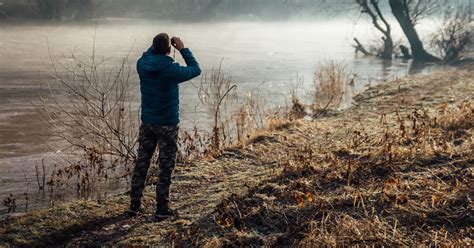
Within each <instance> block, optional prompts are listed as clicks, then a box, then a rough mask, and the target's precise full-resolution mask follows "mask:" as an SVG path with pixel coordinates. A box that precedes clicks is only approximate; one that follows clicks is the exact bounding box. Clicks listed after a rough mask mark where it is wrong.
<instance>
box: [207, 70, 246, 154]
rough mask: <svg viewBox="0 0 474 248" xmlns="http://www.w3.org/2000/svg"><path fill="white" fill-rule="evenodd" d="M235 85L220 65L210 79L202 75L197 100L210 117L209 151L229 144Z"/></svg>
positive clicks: (215, 150) (213, 71)
mask: <svg viewBox="0 0 474 248" xmlns="http://www.w3.org/2000/svg"><path fill="white" fill-rule="evenodd" d="M236 88H237V85H235V84H233V82H232V77H231V76H229V75H227V74H226V73H225V72H224V71H223V70H222V63H221V64H220V65H219V67H218V68H217V69H213V70H212V72H211V76H210V78H208V77H207V75H204V76H203V77H202V79H201V84H200V86H199V89H198V90H199V100H200V102H201V103H202V104H203V105H205V106H206V107H207V109H208V111H209V114H210V115H211V117H212V133H211V149H212V150H213V151H214V152H217V151H218V150H219V149H220V148H221V146H222V145H223V144H224V143H231V141H230V140H231V135H230V129H229V125H228V124H229V116H226V113H229V108H230V107H231V106H233V104H234V103H235V100H236V99H237V95H236V91H235V89H236Z"/></svg>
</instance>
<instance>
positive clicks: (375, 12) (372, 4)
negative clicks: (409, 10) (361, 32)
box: [354, 0, 393, 59]
mask: <svg viewBox="0 0 474 248" xmlns="http://www.w3.org/2000/svg"><path fill="white" fill-rule="evenodd" d="M356 3H357V4H358V5H359V6H360V8H361V12H362V13H365V14H367V15H369V16H370V18H371V19H372V23H373V24H374V26H375V28H376V29H377V30H379V31H380V32H381V33H382V34H383V37H382V40H383V43H384V46H383V51H382V52H381V53H380V57H381V58H384V59H392V55H393V40H392V36H391V27H390V24H389V23H388V22H387V20H386V19H385V17H384V16H383V14H382V11H381V10H380V6H379V1H378V0H370V1H369V0H356ZM354 40H355V41H356V42H357V44H358V45H357V46H356V49H357V50H360V51H362V52H364V51H365V48H363V46H362V45H361V44H360V42H358V40H357V39H354ZM357 50H356V51H357ZM365 54H368V52H366V53H365Z"/></svg>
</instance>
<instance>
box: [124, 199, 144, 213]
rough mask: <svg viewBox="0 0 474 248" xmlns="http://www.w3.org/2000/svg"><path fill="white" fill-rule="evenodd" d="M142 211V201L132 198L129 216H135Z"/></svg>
mask: <svg viewBox="0 0 474 248" xmlns="http://www.w3.org/2000/svg"><path fill="white" fill-rule="evenodd" d="M141 211H142V208H141V201H140V200H132V201H131V203H130V208H129V209H128V211H127V214H128V216H130V217H135V216H137V215H138V214H139V213H140V212H141Z"/></svg>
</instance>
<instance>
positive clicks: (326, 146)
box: [0, 66, 474, 247]
mask: <svg viewBox="0 0 474 248" xmlns="http://www.w3.org/2000/svg"><path fill="white" fill-rule="evenodd" d="M472 73H473V68H472V66H468V67H465V68H463V69H460V70H453V71H446V72H439V73H434V74H431V75H425V76H421V75H420V76H409V77H406V78H403V79H399V80H395V81H390V82H386V83H383V84H380V85H378V86H376V87H373V88H370V89H369V90H367V91H366V92H364V93H363V94H361V95H359V96H358V97H356V104H355V106H354V107H352V108H350V109H347V110H346V111H344V112H340V113H331V114H327V115H325V116H322V117H321V116H320V117H319V118H317V119H315V120H294V121H287V120H278V121H274V122H273V123H272V125H271V127H270V128H269V130H267V131H265V132H262V133H259V134H257V135H255V137H253V138H252V139H251V140H250V141H249V142H248V143H247V144H246V145H245V146H243V147H239V148H234V149H229V150H226V151H225V152H224V153H223V154H222V155H221V156H219V157H217V158H214V159H212V160H201V161H194V162H192V163H188V164H185V165H181V166H178V168H177V171H176V173H175V175H174V178H175V179H174V186H173V189H172V190H173V192H172V201H173V206H174V207H175V208H176V209H177V210H178V211H179V213H180V217H179V218H174V219H170V220H167V221H164V222H161V223H154V222H153V221H152V213H153V194H154V193H153V189H152V188H151V187H148V188H147V191H146V193H145V198H144V206H145V208H146V212H145V213H144V214H143V215H142V216H140V217H137V218H133V219H128V218H126V216H125V214H124V212H125V210H126V209H127V207H128V197H127V196H126V195H120V196H115V197H111V198H108V199H106V200H104V201H101V202H90V201H78V202H73V203H69V204H65V205H62V206H59V207H56V208H52V209H48V210H42V211H35V212H32V213H28V214H26V215H23V216H19V217H12V218H9V219H6V220H3V221H1V222H0V237H1V238H0V246H2V245H6V246H73V247H75V246H81V245H83V246H91V245H96V246H99V245H117V244H118V245H126V246H130V245H138V246H146V245H178V246H181V245H184V246H208V247H211V246H225V245H234V246H249V245H257V246H261V245H269V246H293V245H302V246H304V245H307V246H311V245H323V244H325V245H338V246H339V245H408V246H414V245H420V244H423V245H456V246H471V245H474V241H473V239H474V237H473V236H472V233H474V227H473V226H474V212H473V210H472V209H473V207H474V205H473V203H472V196H473V195H474V189H473V188H472V185H473V183H474V166H473V164H474V156H473V151H474V137H473V131H474V78H473V77H472Z"/></svg>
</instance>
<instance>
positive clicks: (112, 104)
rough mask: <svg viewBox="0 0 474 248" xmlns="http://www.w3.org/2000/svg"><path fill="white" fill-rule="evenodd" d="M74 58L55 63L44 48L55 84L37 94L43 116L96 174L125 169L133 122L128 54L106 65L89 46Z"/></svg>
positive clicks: (135, 111) (129, 156)
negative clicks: (115, 64)
mask: <svg viewBox="0 0 474 248" xmlns="http://www.w3.org/2000/svg"><path fill="white" fill-rule="evenodd" d="M94 43H95V41H94ZM94 47H95V46H94ZM79 57H80V56H79V55H76V54H73V55H72V56H71V57H70V58H68V59H66V60H65V61H69V62H61V61H60V60H59V59H56V58H55V57H54V56H53V54H52V52H50V58H51V61H52V68H53V77H54V79H56V80H55V81H56V82H57V85H56V84H55V85H54V86H53V85H52V86H50V93H51V94H50V96H49V97H47V98H43V110H44V111H43V112H44V114H45V117H46V119H47V121H48V122H49V123H50V124H51V126H52V131H53V134H54V135H55V136H57V137H58V138H60V140H62V141H64V142H65V143H66V145H68V146H69V148H70V149H69V150H68V151H69V152H70V153H72V154H73V155H75V156H77V155H85V156H86V161H87V162H89V167H94V168H95V169H97V170H98V171H99V172H100V173H102V172H103V171H105V170H107V169H114V168H116V167H117V166H118V165H123V166H124V167H125V169H126V170H127V172H128V171H129V169H130V168H129V167H130V164H131V162H132V161H133V160H134V159H135V158H136V152H135V149H136V144H137V135H138V125H139V119H138V118H139V114H138V109H139V107H138V106H134V105H133V102H134V101H133V99H132V95H131V93H130V85H129V79H130V74H131V69H130V66H129V65H128V55H127V56H126V57H125V58H123V60H122V61H121V63H120V66H119V68H107V67H106V65H105V63H104V61H105V60H104V59H101V60H98V59H97V58H96V55H95V49H94V50H93V52H92V56H90V57H88V56H86V57H85V59H80V58H79ZM83 57H84V56H83ZM66 145H64V146H65V147H67V146H66ZM106 164H108V165H109V166H110V167H108V168H107V167H106ZM76 166H77V165H76ZM86 169H90V168H86ZM67 171H70V172H72V173H73V172H74V171H75V170H67Z"/></svg>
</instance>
